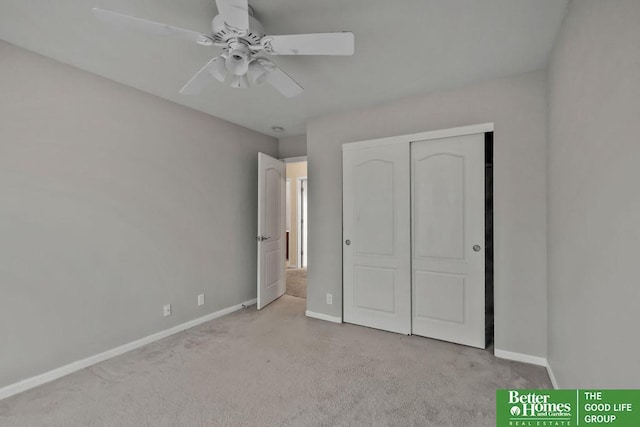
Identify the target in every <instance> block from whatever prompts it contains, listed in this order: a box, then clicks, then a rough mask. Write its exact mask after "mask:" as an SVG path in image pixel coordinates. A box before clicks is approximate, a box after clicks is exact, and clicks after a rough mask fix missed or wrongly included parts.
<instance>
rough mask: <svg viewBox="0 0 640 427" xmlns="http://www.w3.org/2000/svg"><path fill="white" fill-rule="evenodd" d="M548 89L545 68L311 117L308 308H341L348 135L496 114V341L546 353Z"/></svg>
mask: <svg viewBox="0 0 640 427" xmlns="http://www.w3.org/2000/svg"><path fill="white" fill-rule="evenodd" d="M425 72H428V70H425ZM545 90H546V73H545V72H544V71H538V72H533V73H527V74H524V75H520V76H516V77H511V78H504V79H498V80H493V81H489V82H485V83H481V84H475V85H472V86H468V87H464V88H461V89H457V90H450V91H444V92H438V93H433V94H428V95H423V96H418V97H414V98H410V99H405V100H401V101H397V102H393V103H390V104H386V105H382V106H378V107H374V108H367V109H362V110H356V111H349V112H344V113H340V114H336V115H332V116H327V117H322V118H318V119H315V120H311V121H309V122H308V123H307V151H308V156H309V187H310V191H309V227H310V228H309V279H308V280H309V282H308V299H307V308H308V309H309V310H310V311H314V312H318V313H324V314H328V315H332V316H341V315H342V238H341V237H342V231H341V230H342V152H341V145H342V144H343V143H345V142H350V141H358V140H363V139H369V138H378V137H384V136H393V135H402V134H408V133H414V132H421V131H428V130H436V129H445V128H450V127H456V126H464V125H472V124H478V123H484V122H494V123H495V156H494V158H495V167H494V169H495V183H494V189H495V262H496V270H495V316H496V330H495V342H496V348H499V349H502V350H508V351H514V352H520V353H525V354H529V355H535V356H542V357H544V356H546V344H547V337H546V331H547V325H546V318H547V315H546V301H547V296H546V292H547V287H546V263H547V256H546V231H545V230H546V180H545V171H546V158H545V152H546V96H545ZM327 293H332V294H333V305H327V304H326V302H325V301H326V299H325V296H326V294H327Z"/></svg>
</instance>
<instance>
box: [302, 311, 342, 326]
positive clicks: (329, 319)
mask: <svg viewBox="0 0 640 427" xmlns="http://www.w3.org/2000/svg"><path fill="white" fill-rule="evenodd" d="M304 314H305V315H306V316H307V317H313V318H314V319H320V320H326V321H327V322H333V323H342V317H336V316H329V315H328V314H322V313H314V312H313V311H309V310H307V311H305V312H304Z"/></svg>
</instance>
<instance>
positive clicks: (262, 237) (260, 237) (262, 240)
mask: <svg viewBox="0 0 640 427" xmlns="http://www.w3.org/2000/svg"><path fill="white" fill-rule="evenodd" d="M270 238H271V237H264V236H258V237H256V240H257V241H258V242H264V241H265V240H268V239H270Z"/></svg>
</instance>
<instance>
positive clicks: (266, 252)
mask: <svg viewBox="0 0 640 427" xmlns="http://www.w3.org/2000/svg"><path fill="white" fill-rule="evenodd" d="M285 178H286V174H285V164H284V162H281V161H280V160H276V159H274V158H273V157H270V156H267V155H266V154H263V153H258V236H257V238H256V240H257V241H258V310H260V309H261V308H263V307H264V306H266V305H267V304H269V303H270V302H271V301H273V300H275V299H276V298H279V297H280V296H282V295H283V294H284V292H285V290H286V282H285V256H286V253H285V211H284V210H285Z"/></svg>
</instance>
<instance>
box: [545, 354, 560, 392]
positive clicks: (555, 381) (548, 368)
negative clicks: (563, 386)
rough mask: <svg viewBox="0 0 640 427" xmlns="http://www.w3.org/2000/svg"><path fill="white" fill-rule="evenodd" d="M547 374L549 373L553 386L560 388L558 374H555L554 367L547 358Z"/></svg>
mask: <svg viewBox="0 0 640 427" xmlns="http://www.w3.org/2000/svg"><path fill="white" fill-rule="evenodd" d="M547 374H549V379H550V380H551V384H553V388H554V389H556V390H557V389H559V388H560V386H558V381H557V380H556V376H555V375H554V374H553V369H551V365H550V364H549V361H548V360H547Z"/></svg>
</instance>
